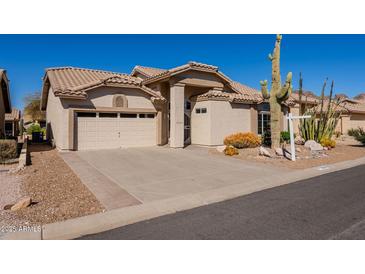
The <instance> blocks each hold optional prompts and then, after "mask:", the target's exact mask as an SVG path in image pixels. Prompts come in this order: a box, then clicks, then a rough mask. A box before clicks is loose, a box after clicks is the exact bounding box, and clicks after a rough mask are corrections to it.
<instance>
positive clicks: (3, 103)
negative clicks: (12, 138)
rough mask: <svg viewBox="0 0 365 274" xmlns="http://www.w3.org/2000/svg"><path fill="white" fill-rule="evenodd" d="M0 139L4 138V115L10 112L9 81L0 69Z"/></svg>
mask: <svg viewBox="0 0 365 274" xmlns="http://www.w3.org/2000/svg"><path fill="white" fill-rule="evenodd" d="M0 88H1V91H0V138H3V137H4V136H5V114H6V113H10V112H11V102H10V92H9V80H8V77H7V76H6V70H4V69H0Z"/></svg>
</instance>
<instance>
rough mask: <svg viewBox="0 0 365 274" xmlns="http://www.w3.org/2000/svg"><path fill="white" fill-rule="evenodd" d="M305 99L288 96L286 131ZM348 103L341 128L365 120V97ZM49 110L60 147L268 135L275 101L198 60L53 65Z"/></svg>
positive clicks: (45, 95) (310, 102)
mask: <svg viewBox="0 0 365 274" xmlns="http://www.w3.org/2000/svg"><path fill="white" fill-rule="evenodd" d="M302 100H304V101H305V102H306V105H307V107H310V106H315V105H317V104H318V103H319V100H318V99H317V98H315V97H313V96H304V97H303V98H302ZM298 102H299V95H298V94H297V93H293V94H292V95H291V96H290V98H289V99H288V100H287V101H286V102H284V103H283V108H282V109H283V113H282V119H281V121H280V122H281V128H282V130H287V128H288V126H287V120H286V118H285V115H286V114H287V113H289V112H291V113H293V114H294V115H297V114H299V104H298ZM346 106H347V111H346V112H343V114H342V117H341V121H340V123H339V130H341V132H343V133H346V132H347V129H349V128H352V127H358V126H362V125H364V126H365V115H363V114H365V104H361V103H359V102H355V101H352V102H351V104H350V103H349V104H347V105H346ZM41 109H42V110H45V111H46V124H47V138H48V139H49V140H52V141H53V143H54V145H55V146H56V147H57V148H58V149H60V150H85V149H107V148H120V147H137V146H153V145H166V144H169V146H170V147H173V148H182V147H184V146H186V145H189V144H197V145H205V146H217V145H222V144H223V140H224V137H225V136H227V135H229V134H232V133H235V132H239V131H241V132H254V133H256V134H259V135H261V134H263V133H264V132H265V131H266V130H269V129H270V108H269V104H268V102H267V101H265V100H264V99H263V97H262V95H261V92H259V91H258V90H256V89H254V88H251V87H248V86H246V85H244V84H241V83H239V82H236V81H233V80H232V79H230V78H229V77H228V76H226V75H225V74H223V73H222V72H221V71H219V69H218V67H216V66H212V65H207V64H202V63H197V62H189V63H187V64H185V65H182V66H179V67H175V68H171V69H167V70H165V69H159V68H151V67H144V66H135V67H134V69H133V70H132V72H131V73H130V74H125V73H118V72H110V71H102V70H95V69H84V68H75V67H59V68H49V69H46V73H45V76H44V78H43V89H42V97H41ZM295 123H296V124H295V125H294V126H295V130H296V132H298V121H296V122H295Z"/></svg>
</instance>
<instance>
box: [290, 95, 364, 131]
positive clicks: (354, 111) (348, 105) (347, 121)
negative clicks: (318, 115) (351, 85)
mask: <svg viewBox="0 0 365 274" xmlns="http://www.w3.org/2000/svg"><path fill="white" fill-rule="evenodd" d="M340 100H341V101H340V104H339V105H338V106H337V107H336V111H338V112H341V116H340V119H339V121H338V124H337V127H336V131H337V132H340V133H341V134H347V132H348V130H349V129H351V128H358V127H362V128H364V129H365V102H363V101H359V100H353V99H349V98H344V97H342V98H340ZM288 101H289V102H292V101H294V102H295V104H291V107H290V112H291V113H293V114H294V115H299V104H298V102H299V96H298V94H296V93H293V94H292V95H291V96H290V98H289V100H288ZM302 101H303V102H304V103H305V104H306V105H307V107H315V106H317V111H318V112H319V109H320V100H319V99H318V98H315V97H314V96H303V97H302ZM333 102H334V101H333ZM327 108H328V99H325V100H324V105H323V109H324V110H327ZM298 124H299V122H298V120H295V121H294V129H295V130H296V133H298V132H299V129H298Z"/></svg>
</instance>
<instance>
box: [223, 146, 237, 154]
mask: <svg viewBox="0 0 365 274" xmlns="http://www.w3.org/2000/svg"><path fill="white" fill-rule="evenodd" d="M223 152H224V154H225V155H228V156H233V155H238V149H237V148H235V147H233V146H226V148H225V149H224V151H223Z"/></svg>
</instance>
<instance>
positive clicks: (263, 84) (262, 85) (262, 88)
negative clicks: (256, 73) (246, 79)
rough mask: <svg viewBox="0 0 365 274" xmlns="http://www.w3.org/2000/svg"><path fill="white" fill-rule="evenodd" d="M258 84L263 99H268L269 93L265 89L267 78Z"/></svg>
mask: <svg viewBox="0 0 365 274" xmlns="http://www.w3.org/2000/svg"><path fill="white" fill-rule="evenodd" d="M260 85H261V93H262V97H264V99H269V98H270V94H269V91H268V89H267V80H265V81H260Z"/></svg>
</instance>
